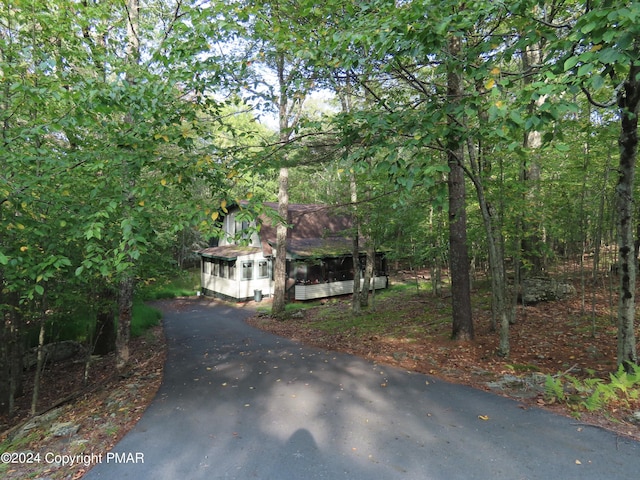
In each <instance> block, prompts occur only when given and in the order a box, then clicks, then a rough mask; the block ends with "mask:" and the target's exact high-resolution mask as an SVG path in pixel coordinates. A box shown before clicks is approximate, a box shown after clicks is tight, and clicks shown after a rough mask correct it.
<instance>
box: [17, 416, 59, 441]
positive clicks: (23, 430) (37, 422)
mask: <svg viewBox="0 0 640 480" xmlns="http://www.w3.org/2000/svg"><path fill="white" fill-rule="evenodd" d="M61 414H62V409H61V408H56V409H54V410H51V411H49V412H46V413H43V414H42V415H38V416H36V417H33V418H32V419H31V420H29V421H28V422H27V423H25V424H24V425H23V426H22V427H20V428H19V429H18V430H16V432H15V433H14V434H13V435H12V436H11V440H12V441H14V442H15V441H17V440H19V439H21V438H23V437H26V436H27V435H28V434H29V432H30V431H31V430H33V429H34V428H39V427H41V426H43V425H48V424H50V423H51V422H53V421H54V420H55V419H56V418H58V417H59V416H60V415H61Z"/></svg>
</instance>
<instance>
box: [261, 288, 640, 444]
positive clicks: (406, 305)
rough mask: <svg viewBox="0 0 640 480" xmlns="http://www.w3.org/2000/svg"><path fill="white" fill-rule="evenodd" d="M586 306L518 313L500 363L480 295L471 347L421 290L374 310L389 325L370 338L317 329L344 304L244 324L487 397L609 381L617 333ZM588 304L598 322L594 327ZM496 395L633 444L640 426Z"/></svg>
mask: <svg viewBox="0 0 640 480" xmlns="http://www.w3.org/2000/svg"><path fill="white" fill-rule="evenodd" d="M577 287H579V285H577ZM578 290H579V288H578ZM592 299H593V297H592V295H591V293H590V292H586V294H585V303H584V308H583V303H582V297H581V295H579V294H578V295H576V296H575V297H573V298H572V299H570V300H566V301H556V302H546V303H540V304H538V305H535V306H533V305H532V306H527V307H522V306H519V307H518V318H517V322H516V324H515V325H512V326H511V329H510V347H511V352H510V356H509V358H506V359H505V358H501V357H499V356H497V355H496V351H497V347H498V340H499V338H498V333H497V332H494V331H491V329H490V307H489V305H490V295H489V293H488V292H487V291H486V290H484V289H479V290H476V291H474V293H473V303H474V311H473V314H474V323H475V339H474V341H472V342H455V341H452V340H451V339H450V336H451V299H450V298H446V297H442V296H434V295H433V294H431V293H430V292H426V291H425V290H424V289H423V290H422V291H416V290H412V291H411V290H410V291H406V292H404V293H402V294H400V295H398V296H394V297H392V298H388V299H385V301H384V302H378V304H377V305H376V309H375V313H373V314H371V315H372V317H373V318H376V317H377V318H380V319H385V318H387V319H391V320H390V321H389V324H388V325H385V326H384V327H383V328H378V327H376V328H374V329H372V331H374V332H375V333H371V331H369V330H368V328H367V327H366V326H362V325H361V324H360V326H359V327H351V328H333V329H322V328H320V327H319V326H318V325H319V324H318V322H319V320H320V319H321V318H322V317H323V316H324V317H326V316H327V314H328V313H327V312H330V313H329V314H328V315H330V316H332V317H333V318H334V319H335V318H338V319H340V318H342V319H346V318H347V317H348V316H349V315H350V313H349V312H350V308H351V304H350V299H341V300H340V301H338V302H336V301H329V302H327V303H326V304H325V305H322V306H319V307H314V308H310V309H302V310H301V312H302V313H300V314H299V315H301V316H302V317H301V318H295V316H293V317H292V318H287V319H286V320H277V319H273V318H271V317H270V316H267V315H258V316H256V317H254V318H252V319H250V323H251V324H252V325H254V326H256V327H258V328H261V329H263V330H267V331H269V332H272V333H275V334H277V335H281V336H284V337H288V338H291V339H295V340H298V341H300V342H303V343H305V344H308V345H312V346H316V347H320V348H325V349H329V350H337V351H342V352H347V353H351V354H354V355H358V356H361V357H364V358H367V359H369V360H372V361H375V362H378V363H382V364H388V365H394V366H397V367H400V368H403V369H407V370H411V371H416V372H421V373H426V374H430V375H434V376H436V377H439V378H442V379H445V380H447V381H450V382H453V383H460V384H465V385H469V386H472V387H475V388H480V389H483V390H489V388H488V386H487V383H488V382H491V381H495V380H499V379H501V378H505V376H506V375H508V376H511V377H513V376H516V377H525V376H527V375H531V374H532V373H534V372H537V373H538V374H540V375H546V374H549V375H558V374H561V373H565V374H570V375H573V376H575V377H577V378H586V377H588V376H590V375H595V376H598V377H601V378H603V379H608V378H609V373H611V372H614V371H615V370H616V326H615V317H612V312H613V315H615V307H613V308H612V307H611V301H610V298H609V294H608V293H606V294H600V293H597V294H596V297H595V303H593V302H592ZM614 302H615V299H614ZM592 304H593V312H594V313H595V315H596V318H597V320H596V322H595V327H594V324H593V320H592V318H593V317H591V312H592ZM613 305H614V306H615V303H614V304H613ZM334 321H336V320H334ZM337 321H338V322H339V321H340V320H337ZM374 323H375V321H374ZM381 331H382V332H384V333H380V332H381ZM493 391H496V390H495V389H494V390H493ZM497 393H498V394H501V395H504V396H512V397H514V398H517V399H518V401H520V402H522V404H523V408H529V407H530V406H538V407H542V408H546V409H550V410H553V411H555V412H557V413H560V414H564V415H567V416H572V417H574V418H576V419H577V421H579V422H581V423H585V424H589V425H596V426H600V427H603V428H606V429H609V430H612V431H614V432H616V433H618V434H620V435H623V436H626V437H631V438H635V439H637V440H640V426H639V425H638V423H637V422H635V421H634V420H633V419H632V415H633V413H634V412H637V411H640V401H635V402H633V401H632V402H631V403H630V404H629V405H622V404H618V405H610V406H609V407H608V409H607V410H605V411H601V412H598V413H590V412H587V411H585V410H584V409H580V410H577V409H576V407H574V406H570V405H566V404H559V403H557V402H555V401H553V400H551V399H549V398H548V397H545V395H544V394H543V393H538V394H537V395H533V396H530V395H529V396H526V395H520V394H519V393H521V392H517V391H510V390H508V389H505V390H501V391H498V392H497Z"/></svg>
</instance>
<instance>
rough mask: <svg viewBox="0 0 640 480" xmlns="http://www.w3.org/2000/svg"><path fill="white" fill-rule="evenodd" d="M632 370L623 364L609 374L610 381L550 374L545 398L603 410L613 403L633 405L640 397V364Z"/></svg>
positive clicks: (576, 406)
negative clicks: (628, 370) (625, 367)
mask: <svg viewBox="0 0 640 480" xmlns="http://www.w3.org/2000/svg"><path fill="white" fill-rule="evenodd" d="M631 367H632V370H633V372H632V373H627V372H626V371H625V370H624V367H623V366H620V367H619V368H618V370H617V371H616V373H611V374H609V381H608V382H607V381H605V380H603V379H601V378H595V377H591V378H586V379H579V378H577V377H575V376H573V375H569V374H563V375H557V376H551V375H547V377H546V381H545V397H546V399H547V400H548V401H557V402H562V403H567V404H568V405H570V406H572V407H574V408H584V409H586V410H587V411H590V412H593V411H599V410H602V409H604V408H606V407H608V406H611V405H622V406H629V405H630V404H631V403H632V402H637V401H638V399H639V398H640V366H638V365H632V366H631Z"/></svg>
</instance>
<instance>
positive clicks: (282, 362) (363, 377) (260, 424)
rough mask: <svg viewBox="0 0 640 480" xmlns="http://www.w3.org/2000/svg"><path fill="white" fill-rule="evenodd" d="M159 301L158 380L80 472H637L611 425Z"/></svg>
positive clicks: (362, 475)
mask: <svg viewBox="0 0 640 480" xmlns="http://www.w3.org/2000/svg"><path fill="white" fill-rule="evenodd" d="M171 305H175V303H165V304H164V307H170V306H171ZM164 310H165V311H164V327H165V332H166V336H167V341H168V355H167V362H166V366H165V372H164V380H163V384H162V386H161V387H160V390H159V391H158V394H157V396H156V398H155V399H154V401H153V403H152V404H151V405H150V406H149V408H148V409H147V411H146V412H145V414H144V415H143V417H142V419H141V420H140V421H139V422H138V424H137V425H136V427H135V428H134V429H133V430H132V431H131V432H129V434H127V435H126V436H125V437H124V438H123V439H122V441H121V442H120V443H118V445H116V447H115V448H114V450H113V451H112V454H111V457H110V458H109V459H108V461H107V459H106V458H104V459H103V460H102V462H101V463H99V464H98V465H96V466H95V467H94V468H93V469H92V470H91V471H89V473H88V474H87V475H86V476H85V477H84V478H86V479H91V480H92V479H113V480H116V479H117V480H120V479H127V478H135V479H138V480H143V479H154V480H155V479H158V480H160V479H167V480H176V479H184V480H198V479H203V480H204V479H207V480H209V479H240V480H246V479H261V480H267V479H273V480H293V479H296V480H298V479H299V480H315V479H329V480H336V479H349V480H355V479H366V480H377V479H380V480H382V479H384V480H386V479H411V480H413V479H415V480H431V479H433V480H436V479H442V480H452V479H465V480H468V479H514V480H516V479H544V480H549V479H563V480H569V479H580V480H588V479H594V480H595V479H598V480H601V479H609V480H611V479H618V478H619V479H629V478H638V472H640V444H639V443H637V442H632V441H629V440H627V439H624V438H620V437H617V436H616V435H614V434H612V433H610V432H607V431H604V430H601V429H598V428H594V427H589V426H585V425H581V424H580V423H579V422H577V421H575V420H572V419H569V418H565V417H561V416H557V415H553V414H550V413H548V412H545V411H542V410H539V409H535V408H530V409H525V408H522V405H521V404H519V403H518V402H515V401H512V400H509V399H506V398H502V397H499V396H496V395H493V394H490V393H486V392H482V391H478V390H474V389H471V388H467V387H464V386H459V385H452V384H449V383H446V382H443V381H440V380H436V379H434V378H432V377H428V376H425V375H421V374H416V373H409V372H406V371H403V370H399V369H395V368H392V367H387V366H382V365H377V364H374V363H370V362H367V361H365V360H362V359H359V358H356V357H353V356H349V355H344V354H339V353H333V352H326V351H321V350H317V349H313V348H308V347H304V346H302V345H300V344H298V343H295V342H292V341H289V340H285V339H282V338H280V337H276V336H273V335H270V334H267V333H264V332H261V331H259V330H256V329H254V328H252V327H249V326H248V325H246V324H245V323H244V322H243V319H244V318H246V317H247V316H249V315H251V314H252V313H253V311H251V310H250V309H245V308H243V307H236V306H231V305H227V304H222V303H211V302H208V301H206V300H205V301H202V300H201V301H198V300H189V301H187V302H185V303H183V304H182V307H181V308H180V309H178V310H176V309H174V308H164ZM487 417H488V419H487ZM105 457H106V455H105Z"/></svg>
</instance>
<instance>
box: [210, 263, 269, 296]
mask: <svg viewBox="0 0 640 480" xmlns="http://www.w3.org/2000/svg"><path fill="white" fill-rule="evenodd" d="M208 260H209V259H207V258H206V257H204V258H202V261H203V262H204V264H203V268H202V269H201V272H202V273H201V276H202V288H204V289H205V290H207V291H209V292H213V293H216V294H220V295H224V296H227V297H230V298H235V299H237V300H246V299H249V298H253V297H254V291H255V290H262V296H263V297H268V296H271V295H272V294H273V282H272V281H271V279H270V275H269V276H268V277H267V278H257V276H258V262H259V261H262V260H265V258H264V257H263V256H262V254H254V255H243V256H239V257H238V258H237V259H236V267H235V268H234V269H233V270H234V272H235V274H234V275H235V278H222V277H219V276H216V275H212V273H213V271H212V269H211V268H209V267H208V265H207V263H209V262H208ZM248 261H252V262H253V278H252V279H251V280H242V263H243V262H248ZM269 273H270V271H269Z"/></svg>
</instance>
